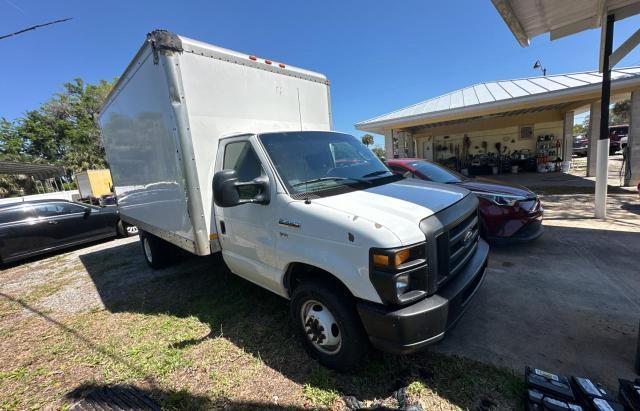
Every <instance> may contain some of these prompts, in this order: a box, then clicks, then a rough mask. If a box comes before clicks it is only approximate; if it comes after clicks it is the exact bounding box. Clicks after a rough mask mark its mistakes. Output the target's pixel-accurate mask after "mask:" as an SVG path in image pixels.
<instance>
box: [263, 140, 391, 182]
mask: <svg viewBox="0 0 640 411" xmlns="http://www.w3.org/2000/svg"><path fill="white" fill-rule="evenodd" d="M259 137H260V141H261V142H262V145H263V146H264V148H265V149H266V150H267V153H268V154H269V157H270V158H271V161H272V162H273V165H274V166H275V168H276V170H277V171H278V174H279V175H280V178H281V179H282V180H283V182H284V184H285V185H286V186H287V189H288V190H289V192H290V193H291V194H295V193H304V192H310V191H319V190H325V189H328V188H333V187H337V186H340V185H353V184H372V183H373V182H374V180H378V179H381V178H385V177H390V176H393V174H392V173H391V172H390V171H389V169H387V168H386V167H385V166H384V164H382V162H381V161H380V160H379V159H378V157H376V155H375V154H373V153H372V152H371V150H369V149H368V148H367V147H365V146H364V144H362V143H361V142H360V141H358V140H357V139H356V138H355V137H353V136H350V135H348V134H341V133H331V132H321V131H300V132H286V133H267V134H261V135H260V136H259Z"/></svg>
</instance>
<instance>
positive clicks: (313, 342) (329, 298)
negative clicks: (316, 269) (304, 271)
mask: <svg viewBox="0 0 640 411" xmlns="http://www.w3.org/2000/svg"><path fill="white" fill-rule="evenodd" d="M291 318H292V321H293V324H294V327H295V329H296V333H297V334H298V337H299V338H300V340H301V341H302V344H303V345H304V347H305V349H306V350H307V352H308V353H309V355H310V356H311V357H313V358H315V359H317V360H318V361H319V362H320V363H321V364H322V365H324V366H326V367H328V368H332V369H335V370H338V371H343V372H344V371H352V370H354V369H355V368H357V366H358V365H359V363H360V361H361V360H362V358H363V357H364V355H365V354H366V352H367V349H368V347H369V342H368V339H367V336H366V334H365V332H364V329H363V327H362V324H361V323H360V320H359V318H358V316H357V313H356V310H355V307H354V304H353V298H352V297H351V296H350V295H346V293H345V292H343V291H342V290H340V289H338V288H337V287H334V286H332V285H330V284H327V283H324V282H320V281H307V282H303V283H302V284H300V285H299V286H298V287H296V288H295V290H294V292H293V296H292V298H291Z"/></svg>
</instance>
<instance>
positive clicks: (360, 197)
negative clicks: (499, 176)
mask: <svg viewBox="0 0 640 411" xmlns="http://www.w3.org/2000/svg"><path fill="white" fill-rule="evenodd" d="M468 194H469V192H468V191H467V190H465V189H462V188H460V187H455V186H451V185H446V184H438V183H431V182H427V181H422V180H418V179H404V180H400V181H396V182H393V183H388V184H383V185H380V186H377V187H371V188H367V189H364V190H357V191H352V192H350V193H346V194H339V195H335V196H329V197H323V198H318V199H314V200H312V201H313V203H315V204H320V205H323V206H325V207H330V208H333V209H336V210H339V211H342V212H345V213H347V214H350V215H352V216H354V217H362V218H365V219H367V220H370V221H371V222H373V223H374V224H379V225H382V226H384V227H386V228H387V229H389V230H390V231H391V232H393V233H394V234H396V235H397V236H398V237H399V238H400V240H401V241H402V242H403V243H404V244H411V243H414V242H418V241H424V234H422V232H421V231H420V230H419V227H418V226H419V224H420V221H422V220H423V219H425V218H427V217H429V216H431V215H433V214H435V213H437V212H438V211H440V210H443V209H445V208H447V207H449V206H451V205H453V204H455V203H457V202H458V201H460V200H461V199H463V198H464V197H465V196H466V195H468ZM416 233H418V234H416ZM420 235H421V236H422V238H417V236H420Z"/></svg>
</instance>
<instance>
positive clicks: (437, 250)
mask: <svg viewBox="0 0 640 411" xmlns="http://www.w3.org/2000/svg"><path fill="white" fill-rule="evenodd" d="M420 229H421V230H422V232H423V233H424V234H425V238H426V240H427V249H428V254H427V261H428V265H429V270H428V271H429V273H428V276H429V281H428V283H429V293H435V292H436V291H438V288H440V286H442V285H443V284H444V283H445V282H446V281H447V280H449V279H451V278H453V277H454V276H455V275H456V274H458V273H459V272H460V271H461V270H462V269H463V268H464V266H465V264H466V263H467V262H468V261H469V259H470V258H471V256H472V255H473V253H474V252H475V250H476V248H477V246H478V241H479V240H478V239H479V238H480V224H479V220H478V199H477V197H476V196H474V195H468V196H466V197H465V198H463V199H462V200H460V201H459V202H457V203H455V204H454V205H452V206H450V207H448V208H446V209H444V210H442V211H440V212H438V213H436V214H434V215H432V216H430V217H427V218H425V219H424V220H422V221H421V222H420Z"/></svg>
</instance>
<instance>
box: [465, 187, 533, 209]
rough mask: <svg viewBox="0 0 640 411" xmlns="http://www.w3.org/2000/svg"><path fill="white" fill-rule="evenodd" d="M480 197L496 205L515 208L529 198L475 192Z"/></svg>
mask: <svg viewBox="0 0 640 411" xmlns="http://www.w3.org/2000/svg"><path fill="white" fill-rule="evenodd" d="M473 193H474V194H475V195H477V196H478V197H481V198H484V199H487V200H489V201H491V202H492V203H494V204H497V205H501V206H514V205H516V203H517V202H518V201H523V200H526V199H527V197H523V196H518V195H509V194H491V193H478V192H475V191H474V192H473Z"/></svg>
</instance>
